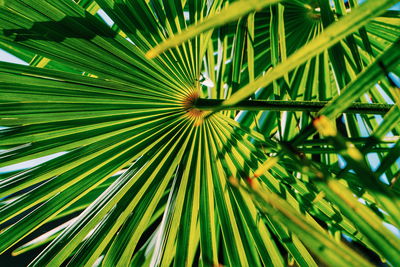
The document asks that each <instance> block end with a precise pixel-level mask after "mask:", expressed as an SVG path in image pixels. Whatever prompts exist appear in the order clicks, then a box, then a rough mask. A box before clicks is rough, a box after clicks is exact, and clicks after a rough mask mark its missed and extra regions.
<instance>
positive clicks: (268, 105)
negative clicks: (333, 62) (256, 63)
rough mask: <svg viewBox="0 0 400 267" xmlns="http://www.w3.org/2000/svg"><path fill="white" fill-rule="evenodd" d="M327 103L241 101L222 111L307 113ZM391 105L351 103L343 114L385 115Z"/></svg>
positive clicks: (209, 106) (208, 105)
mask: <svg viewBox="0 0 400 267" xmlns="http://www.w3.org/2000/svg"><path fill="white" fill-rule="evenodd" d="M223 101H224V100H223V99H202V98H198V99H196V100H195V102H194V107H195V108H197V109H200V110H215V109H218V108H219V107H220V105H221V103H222V102H223ZM327 103H328V101H318V102H314V101H283V100H243V101H240V102H238V103H236V104H234V105H232V106H228V107H224V110H255V111H257V110H269V111H308V112H318V111H319V110H320V109H321V108H323V107H324V106H325V105H326V104H327ZM391 107H393V105H390V104H370V103H353V104H351V106H350V107H349V108H347V109H346V110H345V111H344V113H357V114H385V113H387V112H388V111H389V110H390V108H391Z"/></svg>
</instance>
